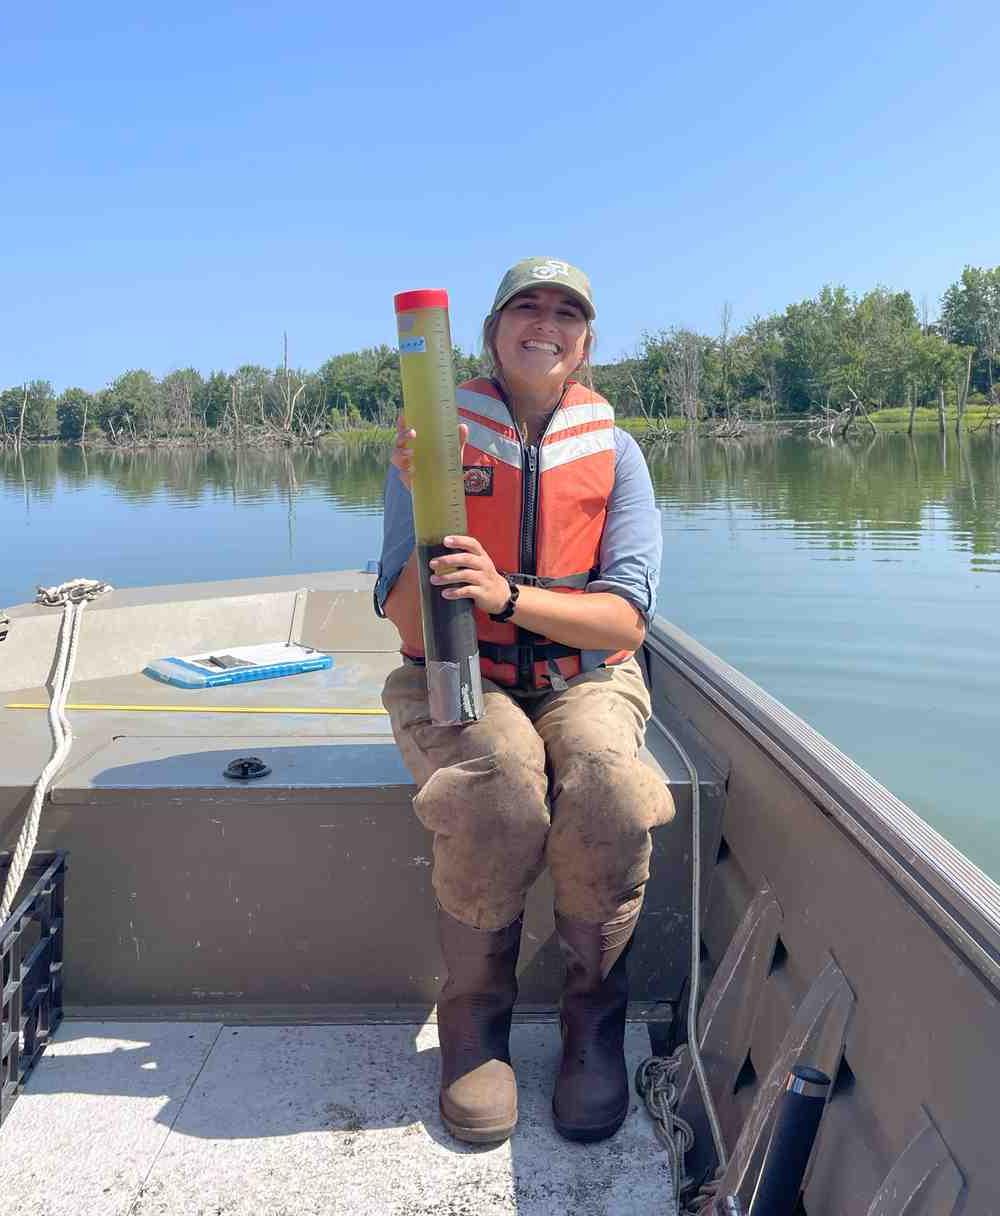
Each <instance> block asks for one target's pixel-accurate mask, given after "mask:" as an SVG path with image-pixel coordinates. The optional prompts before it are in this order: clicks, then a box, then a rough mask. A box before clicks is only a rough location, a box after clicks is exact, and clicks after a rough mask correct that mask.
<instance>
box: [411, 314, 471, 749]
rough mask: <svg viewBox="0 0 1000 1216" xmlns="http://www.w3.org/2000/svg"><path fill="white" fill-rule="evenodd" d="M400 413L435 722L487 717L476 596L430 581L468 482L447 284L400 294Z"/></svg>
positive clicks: (455, 527)
mask: <svg viewBox="0 0 1000 1216" xmlns="http://www.w3.org/2000/svg"><path fill="white" fill-rule="evenodd" d="M395 303H396V325H397V328H398V330H399V368H400V375H401V377H402V381H403V413H404V414H405V416H406V423H407V425H408V426H410V427H412V428H413V430H415V431H416V432H417V437H416V439H415V440H414V444H413V525H414V530H415V532H416V541H417V566H418V569H419V573H420V606H421V611H422V615H423V625H424V655H425V656H426V663H427V694H428V699H429V702H430V712H431V721H433V722H434V723H435V724H436V725H438V726H456V725H461V724H462V723H465V722H475V721H477V720H478V719H479V718H481V717H482V716H483V687H482V682H481V679H480V675H479V643H478V640H477V638H476V621H475V616H474V615H473V606H472V601H471V600H468V599H459V600H446V599H444V598H443V597H442V595H441V588H440V587H435V586H434V585H433V584H432V583H431V581H430V577H431V570H430V566H429V565H428V563H429V562H430V560H431V558H434V557H440V556H442V555H447V554H449V553H452V552H454V551H453V550H451V549H448V548H446V547H445V544H444V538H445V537H446V536H451V535H455V534H457V535H464V534H465V532H466V529H467V526H468V524H467V520H466V514H465V485H464V482H463V477H462V461H461V451H460V449H459V443H458V409H457V407H456V405H455V372H454V368H453V366H452V360H451V350H452V348H451V327H450V325H449V323H448V293H447V292H446V291H404V292H402V293H401V294H400V295H397V296H396V299H395Z"/></svg>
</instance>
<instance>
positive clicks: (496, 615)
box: [489, 578, 521, 621]
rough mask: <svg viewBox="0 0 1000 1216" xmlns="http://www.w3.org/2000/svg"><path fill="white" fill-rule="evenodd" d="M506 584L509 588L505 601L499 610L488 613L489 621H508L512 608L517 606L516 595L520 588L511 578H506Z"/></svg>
mask: <svg viewBox="0 0 1000 1216" xmlns="http://www.w3.org/2000/svg"><path fill="white" fill-rule="evenodd" d="M507 586H508V587H509V588H510V596H509V597H508V599H507V603H506V604H504V606H503V607H502V608H501V609H500V611H499V612H491V613H490V614H489V617H490V620H491V621H509V620H510V618H511V617H512V616H513V615H514V609H515V608H516V607H517V597H518V596H519V595H520V594H521V588H520V587H519V586H518V585H517V583H515V582H514V580H513V579H512V578H508V579H507Z"/></svg>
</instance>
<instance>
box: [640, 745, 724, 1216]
mask: <svg viewBox="0 0 1000 1216" xmlns="http://www.w3.org/2000/svg"><path fill="white" fill-rule="evenodd" d="M657 725H658V726H659V728H660V729H661V730H662V731H663V733H664V734H665V735H666V736H667V738H668V739H669V740H670V742H671V743H672V744H673V746H674V748H675V749H676V751H677V754H678V755H679V756H680V758H681V760H682V761H683V763H684V765H685V767H686V768H687V771H688V778H689V780H690V782H691V988H690V998H689V1000H688V1010H687V1037H688V1041H687V1043H686V1044H684V1045H682V1046H681V1047H679V1048H678V1049H677V1050H676V1051H675V1052H674V1053H673V1055H670V1056H650V1057H649V1058H648V1059H646V1060H643V1062H642V1063H641V1064H640V1065H639V1067H638V1069H637V1070H636V1074H635V1087H636V1090H637V1092H638V1093H639V1096H640V1097H641V1098H642V1099H643V1101H644V1102H645V1103H646V1109H647V1110H648V1111H649V1114H650V1116H651V1117H652V1119H653V1121H654V1123H655V1124H656V1134H657V1136H658V1137H659V1139H660V1141H661V1143H662V1144H663V1145H664V1146H665V1147H666V1149H667V1152H668V1154H669V1156H670V1178H671V1182H672V1184H673V1191H674V1200H675V1202H676V1203H677V1204H678V1216H699V1213H702V1212H705V1211H706V1209H707V1208H708V1206H709V1204H711V1203H712V1202H713V1201H714V1200H715V1199H716V1198H717V1189H718V1188H717V1182H718V1180H719V1179H720V1178H721V1177H722V1174H723V1172H724V1171H725V1168H726V1142H725V1140H724V1139H723V1136H722V1128H721V1126H720V1124H719V1116H718V1114H717V1113H716V1110H715V1103H714V1102H713V1101H712V1092H711V1090H710V1089H709V1086H708V1078H707V1077H706V1076H705V1068H704V1065H703V1064H702V1060H701V1051H700V1049H699V1046H698V1000H699V987H700V971H701V788H700V786H699V783H698V772H697V770H696V769H695V767H694V765H693V764H692V763H691V757H690V756H689V755H688V754H687V752H686V751H685V750H684V748H683V747H682V746H681V743H680V740H679V739H678V738H677V737H676V735H674V734H673V732H672V731H670V730H668V729H667V728H666V726H664V725H663V723H662V722H658V723H657ZM686 1053H689V1054H690V1056H691V1066H692V1068H693V1070H694V1074H695V1077H696V1079H697V1081H698V1089H699V1091H700V1092H701V1100H702V1104H703V1105H704V1108H705V1114H706V1116H707V1117H708V1125H709V1127H710V1128H711V1130H712V1140H713V1141H714V1144H715V1155H716V1161H717V1169H716V1171H715V1178H714V1180H713V1181H712V1182H708V1183H707V1184H704V1185H700V1186H698V1191H697V1194H691V1191H692V1189H693V1188H694V1187H695V1185H696V1182H695V1180H694V1179H692V1178H690V1177H688V1175H687V1171H686V1168H685V1165H684V1157H685V1155H686V1153H687V1152H688V1150H689V1149H690V1148H691V1146H692V1145H693V1144H694V1130H693V1129H692V1127H691V1124H690V1123H688V1122H687V1120H686V1119H683V1118H682V1117H681V1116H680V1115H679V1114H678V1113H677V1099H678V1090H677V1084H676V1076H677V1073H678V1071H679V1069H680V1067H681V1064H682V1063H683V1062H684V1059H685V1055H686ZM682 1199H685V1203H684V1206H683V1208H681V1207H680V1206H679V1205H680V1203H681V1200H682Z"/></svg>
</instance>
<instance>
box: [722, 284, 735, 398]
mask: <svg viewBox="0 0 1000 1216" xmlns="http://www.w3.org/2000/svg"><path fill="white" fill-rule="evenodd" d="M732 320H733V306H732V305H731V304H730V303H729V301H728V300H726V301H724V303H723V305H722V318H721V322H720V325H719V362H720V364H721V367H720V371H721V375H722V383H721V385H720V386H719V387H720V390H721V395H722V409H723V413H724V414H725V415H726V417H727V418H728V417H729V414H730V408H729V387H730V380H731V378H732V377H731V375H730V372H731V368H730V358H731V351H730V341H729V329H730V326H731V324H732Z"/></svg>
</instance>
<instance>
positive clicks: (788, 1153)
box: [748, 1064, 830, 1216]
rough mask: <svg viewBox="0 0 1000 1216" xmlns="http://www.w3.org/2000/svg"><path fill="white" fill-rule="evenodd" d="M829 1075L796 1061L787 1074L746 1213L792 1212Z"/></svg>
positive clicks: (789, 1215)
mask: <svg viewBox="0 0 1000 1216" xmlns="http://www.w3.org/2000/svg"><path fill="white" fill-rule="evenodd" d="M829 1088H830V1078H829V1077H828V1076H827V1075H826V1073H825V1072H820V1070H819V1069H818V1068H810V1067H809V1066H808V1065H806V1064H796V1065H795V1067H794V1068H793V1069H792V1071H791V1072H790V1073H789V1074H788V1081H787V1082H786V1084H785V1092H784V1093H783V1094H782V1096H781V1099H780V1103H779V1106H778V1114H777V1117H776V1119H775V1122H774V1131H773V1132H772V1133H771V1139H770V1140H769V1141H768V1145H767V1152H766V1153H765V1154H764V1162H763V1165H762V1166H761V1171H760V1177H759V1178H758V1179H757V1187H756V1189H755V1191H754V1193H753V1198H752V1199H751V1200H750V1208H749V1212H748V1216H794V1213H795V1209H796V1206H797V1204H798V1201H799V1195H800V1194H801V1192H802V1183H803V1181H804V1179H805V1175H806V1166H807V1165H808V1164H809V1155H810V1153H811V1152H812V1147H813V1144H814V1143H815V1142H816V1133H817V1132H818V1131H819V1121H820V1118H821V1117H822V1114H823V1108H824V1107H825V1105H826V1095H827V1091H828V1090H829Z"/></svg>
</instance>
